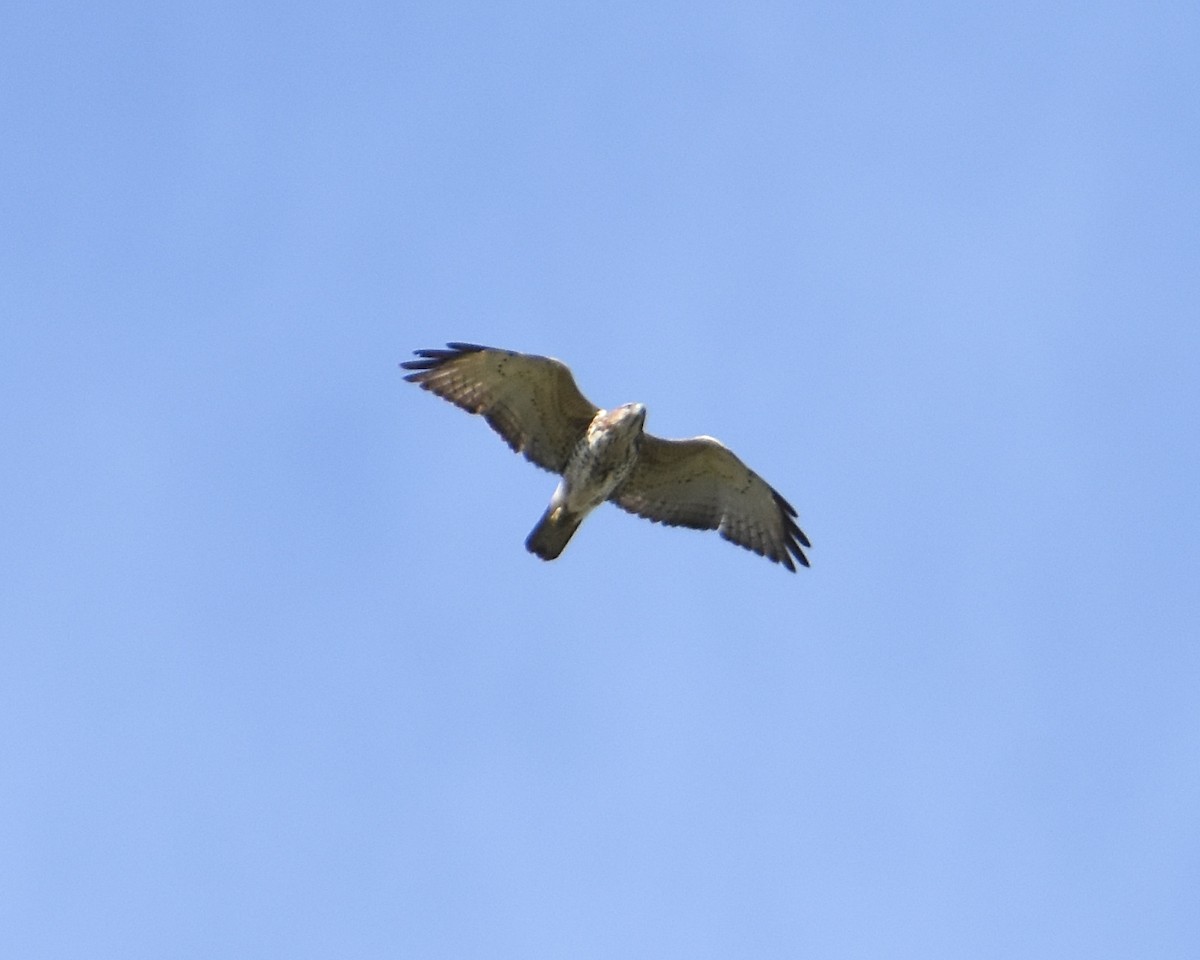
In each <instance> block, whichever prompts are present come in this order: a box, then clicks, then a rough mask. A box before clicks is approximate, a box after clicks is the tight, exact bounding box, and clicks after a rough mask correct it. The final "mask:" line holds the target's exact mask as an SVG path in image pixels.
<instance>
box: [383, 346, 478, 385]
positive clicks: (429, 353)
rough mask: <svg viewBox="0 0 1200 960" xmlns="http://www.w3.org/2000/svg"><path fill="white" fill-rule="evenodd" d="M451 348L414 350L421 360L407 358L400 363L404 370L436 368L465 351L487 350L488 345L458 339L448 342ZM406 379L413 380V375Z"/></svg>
mask: <svg viewBox="0 0 1200 960" xmlns="http://www.w3.org/2000/svg"><path fill="white" fill-rule="evenodd" d="M446 346H447V347H449V348H450V349H449V350H440V349H439V350H414V351H413V353H414V354H416V356H418V357H420V359H419V360H405V361H404V362H402V363H401V364H400V367H401V369H404V370H436V369H437V368H438V367H440V366H441V365H442V364H443V363H446V362H448V361H450V360H454V359H456V358H457V357H461V356H462V355H463V354H465V353H479V352H480V351H482V350H487V349H488V347H481V346H479V344H477V343H461V342H459V341H457V340H455V341H452V342H450V343H447V344H446ZM404 379H405V380H409V381H411V380H413V379H414V378H413V377H405V378H404Z"/></svg>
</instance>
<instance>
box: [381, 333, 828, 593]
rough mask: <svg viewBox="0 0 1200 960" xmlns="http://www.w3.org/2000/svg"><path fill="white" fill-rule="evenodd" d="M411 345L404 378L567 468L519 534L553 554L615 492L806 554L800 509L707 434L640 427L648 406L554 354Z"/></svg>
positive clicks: (665, 515) (686, 521)
mask: <svg viewBox="0 0 1200 960" xmlns="http://www.w3.org/2000/svg"><path fill="white" fill-rule="evenodd" d="M446 346H447V347H449V349H448V350H417V351H415V352H416V355H417V356H418V357H419V358H420V359H418V360H409V361H407V362H406V363H402V364H401V366H402V367H403V368H404V369H406V370H412V371H414V372H413V373H410V374H408V375H407V376H406V377H405V378H404V379H405V380H408V381H410V382H412V383H416V384H418V385H419V386H420V387H421V388H422V389H425V390H429V391H431V392H433V393H435V394H437V395H438V396H439V397H442V398H443V399H446V400H449V401H450V402H451V403H453V404H454V405H455V406H457V407H461V408H462V409H463V410H466V411H467V412H468V413H478V414H481V415H482V416H483V417H484V419H485V420H487V422H488V423H489V424H490V425H491V426H492V428H493V429H494V430H495V431H496V432H497V433H499V434H500V436H502V437H503V438H504V439H505V441H506V442H507V443H508V445H509V446H510V447H512V448H513V450H515V451H516V452H517V453H522V454H524V455H525V457H526V459H528V460H530V461H532V462H533V463H535V464H537V465H538V466H539V467H542V468H543V469H546V470H550V471H551V472H553V473H557V474H560V475H561V476H562V480H561V481H560V482H559V484H558V489H557V490H555V491H554V496H552V497H551V498H550V506H548V507H547V508H546V512H545V513H544V514H543V515H542V519H541V520H539V521H538V523H537V526H536V527H534V528H533V532H532V533H530V534H529V538H528V539H527V540H526V541H525V546H526V548H527V549H528V550H529V551H530V552H531V553H535V554H537V555H538V556H539V557H541V558H542V559H543V560H553V559H554V558H555V557H557V556H558V555H559V554H560V553H562V551H563V548H564V547H565V546H566V545H567V541H568V540H570V539H571V536H572V534H574V533H575V531H576V530H577V529H578V527H579V525H580V524H581V523H582V522H583V518H584V517H586V516H587V515H588V514H589V513H591V512H592V511H593V510H594V509H596V507H598V506H600V504H602V503H603V502H604V501H605V500H611V501H612V502H613V503H615V504H616V505H617V506H618V507H620V508H621V509H622V510H628V511H629V512H630V513H635V514H637V515H638V516H639V517H645V518H646V519H648V520H653V521H655V522H656V523H665V524H668V525H671V526H682V527H693V528H695V529H698V530H716V531H718V532H719V533H720V534H721V536H722V537H724V538H725V539H726V540H729V541H731V542H732V543H736V544H737V545H738V546H741V547H745V548H746V549H747V550H753V551H754V552H755V553H757V554H759V555H761V556H764V557H766V558H767V559H768V560H772V561H774V562H775V563H782V564H783V565H784V566H785V567H787V568H788V569H789V570H791V571H792V572H795V570H796V563H800V564H803V565H804V566H806V567H807V566H808V558H807V557H806V556H805V555H804V551H803V550H802V549H801V548H802V547H811V544H810V543H809V542H808V537H806V536H805V535H804V532H803V531H802V530H801V529H800V528H799V527H798V526H797V525H796V521H795V516H796V511H795V509H794V508H793V507H792V505H791V504H790V503H788V502H787V501H786V500H784V499H783V497H781V496H780V495H779V494H778V493H776V492H775V490H773V489H772V488H771V487H770V486H768V485H767V483H766V482H764V481H763V479H762V478H761V477H760V476H759V475H758V474H757V473H755V472H754V471H753V470H751V469H750V468H749V467H747V466H746V465H745V464H744V463H742V461H741V460H739V459H738V458H737V457H736V456H735V455H734V453H733V451H732V450H730V449H729V448H728V447H726V446H724V445H723V444H721V443H720V442H719V441H717V440H714V439H713V438H712V437H693V438H692V439H690V440H662V439H659V438H658V437H655V436H652V435H651V434H649V433H646V432H645V430H643V427H644V426H645V423H646V408H645V407H644V406H643V405H642V404H640V403H627V404H625V406H623V407H617V408H616V409H615V410H601V409H600V408H599V407H597V406H596V405H595V404H593V403H591V402H590V401H589V400H588V399H587V398H586V397H585V396H584V395H583V394H582V393H580V392H579V388H578V387H577V386H575V379H574V377H572V376H571V371H570V370H569V369H568V368H567V366H566V364H564V363H562V362H561V361H558V360H554V359H552V358H550V357H539V356H535V355H533V354H529V353H514V352H513V351H511V350H497V349H494V348H492V347H481V346H477V345H476V344H473V343H448V344H446Z"/></svg>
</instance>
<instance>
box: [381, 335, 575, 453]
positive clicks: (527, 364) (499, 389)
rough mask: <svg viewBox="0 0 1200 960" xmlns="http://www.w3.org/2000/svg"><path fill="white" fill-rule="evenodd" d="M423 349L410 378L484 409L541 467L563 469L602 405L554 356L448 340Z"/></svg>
mask: <svg viewBox="0 0 1200 960" xmlns="http://www.w3.org/2000/svg"><path fill="white" fill-rule="evenodd" d="M446 346H447V347H449V349H448V350H417V351H415V353H416V355H417V356H418V357H420V358H421V359H419V360H409V361H407V362H405V363H402V364H400V366H401V367H403V368H404V369H405V370H414V371H416V372H415V373H410V374H409V375H408V376H406V377H405V378H404V379H405V380H408V381H410V382H412V383H416V384H419V385H420V386H421V387H422V388H423V389H425V390H429V391H431V392H432V393H436V394H437V395H438V396H439V397H442V398H444V399H446V400H449V401H450V402H451V403H453V404H454V405H455V406H457V407H461V408H462V409H463V410H466V411H467V412H468V413H478V414H481V415H482V416H483V417H484V419H485V420H487V422H488V423H489V424H490V425H491V426H492V429H494V430H495V431H496V432H497V433H498V434H500V436H502V437H503V438H504V439H505V441H506V442H507V443H508V445H509V446H510V447H512V448H513V450H515V451H516V452H517V453H522V454H524V455H525V457H526V458H527V459H529V460H530V461H532V462H533V463H536V464H537V465H538V466H539V467H543V468H544V469H546V470H552V471H554V472H555V473H562V471H563V469H564V468H565V467H566V464H567V459H568V458H569V457H570V455H571V451H572V450H573V449H574V447H575V443H576V442H577V441H578V440H579V438H580V437H581V436H582V435H583V434H584V432H585V431H586V430H587V427H588V424H589V423H591V422H592V418H593V417H594V416H595V415H596V413H597V412H598V408H597V407H596V406H594V405H593V404H592V403H590V402H589V401H588V399H587V398H586V397H585V396H584V395H583V394H582V393H580V392H579V388H578V387H577V386H575V378H574V377H572V376H571V371H570V369H568V367H567V365H566V364H564V363H562V362H561V361H559V360H554V359H552V358H550V357H539V356H535V355H533V354H529V353H514V352H513V351H511V350H497V349H495V348H493V347H481V346H478V345H477V344H474V343H448V344H446Z"/></svg>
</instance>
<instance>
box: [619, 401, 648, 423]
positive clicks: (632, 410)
mask: <svg viewBox="0 0 1200 960" xmlns="http://www.w3.org/2000/svg"><path fill="white" fill-rule="evenodd" d="M613 413H615V414H617V415H618V416H619V417H620V422H621V423H623V424H630V425H632V424H634V423H636V424H637V425H638V426H639V427H640V426H642V425H643V424H644V423H645V422H646V405H645V404H644V403H627V404H625V406H623V407H617V409H616V410H614V411H613Z"/></svg>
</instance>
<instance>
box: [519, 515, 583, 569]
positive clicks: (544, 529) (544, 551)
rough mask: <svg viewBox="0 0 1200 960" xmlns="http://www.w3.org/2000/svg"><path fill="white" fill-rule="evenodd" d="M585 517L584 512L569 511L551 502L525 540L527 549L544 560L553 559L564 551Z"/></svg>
mask: <svg viewBox="0 0 1200 960" xmlns="http://www.w3.org/2000/svg"><path fill="white" fill-rule="evenodd" d="M583 518H584V514H582V513H569V512H568V511H567V510H566V509H565V508H564V507H556V506H555V505H554V504H551V505H550V506H549V507H547V508H546V512H545V513H544V514H542V519H541V520H539V521H538V523H537V526H536V527H534V528H533V532H532V533H530V534H529V536H528V538H527V539H526V540H525V549H526V550H528V551H529V552H530V553H535V554H537V555H538V556H539V557H541V558H542V559H543V560H553V559H554V558H555V557H557V556H558V555H559V554H560V553H562V552H563V547H565V546H566V545H567V541H568V540H570V539H571V537H572V536H573V535H574V533H575V531H576V530H578V529H579V525H580V524H581V523H583Z"/></svg>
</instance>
